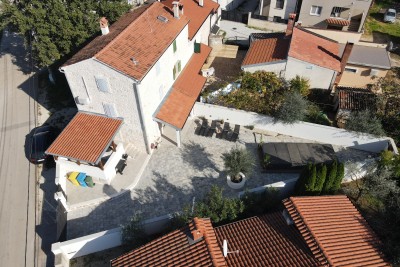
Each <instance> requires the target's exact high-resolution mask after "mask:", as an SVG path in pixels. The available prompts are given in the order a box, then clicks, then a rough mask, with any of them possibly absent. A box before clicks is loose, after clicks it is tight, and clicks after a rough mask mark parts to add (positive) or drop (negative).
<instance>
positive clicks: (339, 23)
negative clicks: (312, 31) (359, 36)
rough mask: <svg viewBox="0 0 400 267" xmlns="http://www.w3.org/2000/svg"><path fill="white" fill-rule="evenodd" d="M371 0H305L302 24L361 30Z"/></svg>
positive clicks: (322, 27) (300, 16)
mask: <svg viewBox="0 0 400 267" xmlns="http://www.w3.org/2000/svg"><path fill="white" fill-rule="evenodd" d="M370 6H371V0H331V1H321V0H303V1H302V4H301V8H300V12H299V19H298V21H301V25H302V26H304V27H315V28H320V29H334V30H340V31H352V32H361V30H362V28H363V25H364V21H365V18H366V17H367V14H368V10H369V8H370Z"/></svg>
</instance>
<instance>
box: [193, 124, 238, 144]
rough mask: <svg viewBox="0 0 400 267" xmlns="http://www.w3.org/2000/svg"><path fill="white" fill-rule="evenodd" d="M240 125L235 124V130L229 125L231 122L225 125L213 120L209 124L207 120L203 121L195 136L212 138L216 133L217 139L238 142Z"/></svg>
mask: <svg viewBox="0 0 400 267" xmlns="http://www.w3.org/2000/svg"><path fill="white" fill-rule="evenodd" d="M239 132H240V125H238V124H235V127H234V129H233V130H232V128H231V127H230V125H229V122H225V123H223V122H222V121H220V120H212V121H211V124H209V122H208V120H207V119H203V121H202V124H201V125H200V124H199V125H198V127H197V128H196V131H195V134H197V135H200V136H206V137H212V136H213V135H214V133H215V137H216V138H219V139H225V140H228V141H231V142H236V141H237V139H238V138H239Z"/></svg>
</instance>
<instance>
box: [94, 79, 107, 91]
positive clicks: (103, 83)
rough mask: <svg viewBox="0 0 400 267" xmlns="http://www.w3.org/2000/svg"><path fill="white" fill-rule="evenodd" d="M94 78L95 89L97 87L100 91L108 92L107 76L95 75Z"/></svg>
mask: <svg viewBox="0 0 400 267" xmlns="http://www.w3.org/2000/svg"><path fill="white" fill-rule="evenodd" d="M94 78H95V79H96V84H97V89H99V91H100V92H105V93H109V92H110V88H109V86H108V81H107V78H104V77H100V76H95V77H94Z"/></svg>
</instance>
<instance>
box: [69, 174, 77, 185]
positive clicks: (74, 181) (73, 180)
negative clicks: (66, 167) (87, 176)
mask: <svg viewBox="0 0 400 267" xmlns="http://www.w3.org/2000/svg"><path fill="white" fill-rule="evenodd" d="M78 175H79V172H71V173H70V174H69V175H68V180H69V181H70V182H71V183H72V184H73V185H76V186H79V182H78V181H77V180H76V177H78Z"/></svg>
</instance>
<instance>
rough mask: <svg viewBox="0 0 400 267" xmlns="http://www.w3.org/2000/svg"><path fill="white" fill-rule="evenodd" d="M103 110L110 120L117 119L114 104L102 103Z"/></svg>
mask: <svg viewBox="0 0 400 267" xmlns="http://www.w3.org/2000/svg"><path fill="white" fill-rule="evenodd" d="M103 108H104V113H105V114H106V115H107V117H110V118H117V117H118V113H117V110H116V109H115V106H114V104H109V103H103Z"/></svg>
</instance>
